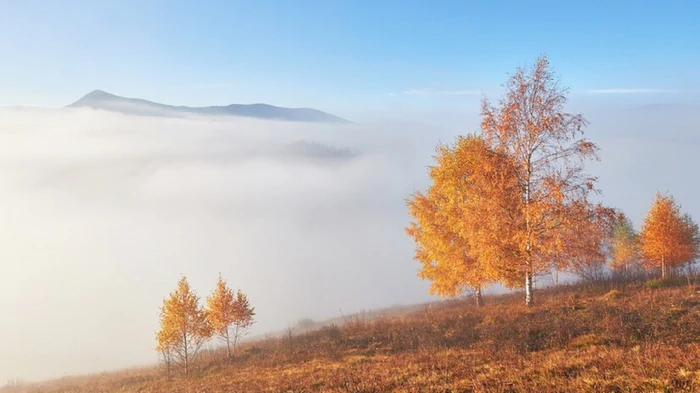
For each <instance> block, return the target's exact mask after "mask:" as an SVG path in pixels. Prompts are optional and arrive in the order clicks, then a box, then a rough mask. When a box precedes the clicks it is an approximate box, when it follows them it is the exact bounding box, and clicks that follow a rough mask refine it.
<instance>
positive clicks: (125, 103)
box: [67, 90, 350, 123]
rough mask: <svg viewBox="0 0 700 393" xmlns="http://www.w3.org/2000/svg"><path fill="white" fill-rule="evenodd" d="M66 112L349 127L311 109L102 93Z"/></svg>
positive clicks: (90, 94) (95, 93)
mask: <svg viewBox="0 0 700 393" xmlns="http://www.w3.org/2000/svg"><path fill="white" fill-rule="evenodd" d="M67 107H68V108H93V109H101V110H106V111H112V112H119V113H125V114H130V115H146V116H176V115H181V114H198V115H212V116H243V117H253V118H258V119H268V120H285V121H301V122H313V123H350V122H349V121H348V120H345V119H343V118H340V117H338V116H335V115H331V114H330V113H326V112H322V111H319V110H317V109H311V108H283V107H279V106H273V105H268V104H250V105H244V104H231V105H226V106H205V107H192V106H175V105H166V104H160V103H157V102H152V101H148V100H144V99H141V98H126V97H120V96H117V95H114V94H111V93H107V92H106V91H102V90H95V91H93V92H90V93H89V94H87V95H85V96H84V97H82V98H81V99H79V100H78V101H75V102H74V103H72V104H70V105H68V106H67Z"/></svg>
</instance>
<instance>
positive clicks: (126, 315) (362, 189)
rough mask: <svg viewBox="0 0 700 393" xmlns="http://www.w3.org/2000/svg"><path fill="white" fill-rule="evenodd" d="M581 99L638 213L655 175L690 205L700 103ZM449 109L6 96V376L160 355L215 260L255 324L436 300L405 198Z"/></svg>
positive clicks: (2, 364)
mask: <svg viewBox="0 0 700 393" xmlns="http://www.w3.org/2000/svg"><path fill="white" fill-rule="evenodd" d="M580 105H581V108H583V111H584V113H585V114H586V115H587V117H588V118H589V120H590V121H591V125H590V127H589V128H588V130H587V132H588V136H590V137H591V138H592V139H593V140H594V141H596V142H598V143H599V145H600V147H601V148H602V151H601V158H602V161H601V162H600V163H596V164H594V165H592V166H591V167H590V168H591V172H593V174H595V175H597V176H599V178H600V183H599V186H600V188H601V189H602V191H603V194H602V196H601V198H602V199H603V201H604V202H605V203H606V204H609V205H612V206H615V207H620V208H623V209H624V210H625V211H627V212H628V213H629V215H630V216H631V218H632V219H633V221H634V222H635V224H636V225H637V226H639V224H640V220H641V218H642V216H643V213H644V211H645V210H646V209H647V207H648V205H649V203H650V201H651V198H652V197H653V193H654V192H655V191H656V190H657V189H660V190H662V191H669V192H671V193H672V194H673V195H674V196H675V197H676V198H677V200H678V201H679V202H680V203H681V204H682V205H683V208H684V209H685V210H686V211H688V212H690V213H691V214H692V215H693V216H694V217H696V218H697V219H700V202H698V200H697V197H696V196H697V195H698V191H699V189H700V187H699V186H698V184H697V182H696V181H695V178H696V176H695V175H696V171H697V170H698V168H700V165H699V164H700V155H699V154H697V151H698V149H699V147H700V134H699V133H698V131H700V120H698V116H697V108H696V107H693V106H688V107H682V106H677V107H676V106H672V107H658V108H656V109H654V110H651V109H648V108H647V109H636V110H623V109H609V108H608V109H604V107H603V106H602V105H597V106H596V105H595V104H590V103H582V104H580ZM455 118H456V117H455ZM441 119H442V120H441ZM444 119H445V117H440V118H439V119H438V118H433V119H431V120H430V121H427V120H425V119H423V120H425V121H422V122H418V121H414V120H417V119H403V120H402V121H401V122H392V121H385V122H383V123H381V124H377V123H374V122H373V123H372V124H371V125H368V124H354V125H313V124H305V123H291V122H286V123H284V122H272V121H263V120H250V119H244V118H205V117H183V118H169V117H146V116H126V115H120V114H116V113H108V112H102V111H94V110H86V109H74V110H73V109H71V110H68V109H62V110H48V109H41V110H40V109H2V110H0V310H2V312H3V316H2V318H0V384H2V383H3V382H4V381H5V380H7V379H8V378H19V379H41V378H50V377H57V376H62V375H68V374H75V373H87V372H96V371H103V370H110V369H115V368H120V367H127V366H132V365H139V364H149V363H151V362H153V361H155V359H156V357H155V352H154V350H153V347H154V344H155V342H154V337H155V331H156V330H157V329H158V308H159V306H160V304H161V302H162V299H163V298H164V297H165V296H167V294H168V293H169V292H170V291H172V290H173V289H174V288H175V286H176V283H177V280H178V279H179V278H180V276H181V275H186V276H187V278H188V280H189V281H190V284H191V285H192V286H193V288H194V289H195V290H196V291H197V292H198V294H199V295H200V297H202V298H204V297H206V295H207V294H208V292H209V291H210V290H211V289H212V288H213V286H214V284H215V282H216V279H217V275H218V274H219V273H221V274H222V275H223V276H224V278H226V279H227V280H228V283H229V284H230V285H231V286H232V287H234V288H240V289H242V290H243V291H245V292H246V293H247V294H248V295H249V297H250V299H251V303H252V305H253V306H255V308H256V312H257V318H256V319H257V323H256V325H255V327H254V329H253V332H252V333H253V334H264V333H266V332H270V331H275V330H279V329H282V328H284V327H285V326H287V325H289V324H291V323H294V322H295V321H297V320H299V319H301V318H307V317H308V318H313V319H315V320H322V319H324V318H330V317H335V316H338V315H339V314H340V312H341V310H342V312H343V313H346V314H347V313H352V312H355V311H359V310H362V309H373V308H380V307H389V306H392V305H395V304H411V303H417V302H423V301H427V300H430V299H431V298H430V297H429V296H428V295H427V288H428V284H427V283H425V282H422V281H420V280H419V279H418V278H417V277H416V272H417V269H418V264H417V263H416V262H414V261H412V256H413V244H412V243H411V241H410V239H408V238H407V237H406V236H405V234H404V232H403V227H404V226H405V225H406V223H407V221H408V217H407V213H406V209H405V203H404V200H405V198H406V197H407V196H408V195H409V194H410V193H411V192H412V191H413V190H414V189H416V188H424V187H425V186H426V185H427V176H426V166H427V165H428V164H430V163H431V156H432V153H433V151H434V146H435V144H436V143H437V142H438V141H441V140H442V141H451V140H452V139H453V137H454V136H455V135H457V134H463V133H466V132H471V131H474V130H475V127H476V126H477V124H478V118H477V117H476V115H474V116H463V117H460V121H459V122H452V121H444Z"/></svg>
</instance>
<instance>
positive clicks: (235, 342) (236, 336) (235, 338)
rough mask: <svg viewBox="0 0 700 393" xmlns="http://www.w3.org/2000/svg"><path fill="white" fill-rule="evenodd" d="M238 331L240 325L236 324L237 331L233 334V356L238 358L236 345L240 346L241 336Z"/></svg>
mask: <svg viewBox="0 0 700 393" xmlns="http://www.w3.org/2000/svg"><path fill="white" fill-rule="evenodd" d="M238 329H239V326H238V324H236V330H235V332H234V333H233V356H236V344H238V336H239V333H238Z"/></svg>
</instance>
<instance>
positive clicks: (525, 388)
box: [0, 283, 700, 393]
mask: <svg viewBox="0 0 700 393" xmlns="http://www.w3.org/2000/svg"><path fill="white" fill-rule="evenodd" d="M538 294H539V298H538V299H537V301H538V304H537V305H536V306H535V307H533V308H530V309H528V308H526V307H524V306H523V305H521V299H520V296H516V295H507V296H500V297H493V298H487V307H485V308H483V309H477V308H476V307H474V306H472V305H471V302H470V303H466V302H464V301H450V302H441V303H436V304H431V305H428V306H426V307H424V308H422V309H420V311H413V312H411V313H409V314H405V315H402V316H394V317H391V318H389V317H378V318H374V319H366V318H352V319H350V320H348V321H347V323H346V324H345V325H343V326H330V327H324V328H321V329H319V330H316V331H312V332H308V333H304V334H300V335H296V336H295V335H292V337H291V338H290V337H279V338H271V339H267V340H263V341H258V342H255V343H252V344H248V345H246V347H245V348H244V350H243V351H242V352H243V353H242V355H241V356H240V357H239V358H238V359H236V361H234V362H227V361H223V360H220V356H219V354H208V355H207V357H205V358H203V359H202V360H201V362H200V366H201V368H200V369H199V370H197V372H195V373H193V374H192V375H190V376H188V377H175V378H173V379H171V380H169V379H168V378H166V376H165V375H164V374H163V372H162V371H159V370H158V369H155V368H153V369H141V370H131V371H125V372H120V373H114V374H107V375H101V376H91V377H82V378H69V379H63V380H59V381H53V382H50V383H46V384H43V385H38V386H27V387H23V388H22V387H20V388H13V389H12V392H13V393H15V392H21V393H28V392H37V393H38V392H42V393H58V392H64V393H69V392H71V393H83V392H144V393H145V392H441V393H442V392H695V391H698V392H700V307H699V306H700V287H697V286H693V287H689V286H687V285H683V286H680V285H678V286H669V285H664V286H656V285H655V286H653V288H650V287H649V286H645V285H643V284H628V285H620V284H616V285H613V284H611V283H606V284H599V285H596V286H590V287H585V286H577V287H569V288H568V289H567V290H562V289H556V290H549V291H541V292H538ZM0 391H2V390H0ZM8 391H9V389H8ZM2 393H6V392H5V391H2Z"/></svg>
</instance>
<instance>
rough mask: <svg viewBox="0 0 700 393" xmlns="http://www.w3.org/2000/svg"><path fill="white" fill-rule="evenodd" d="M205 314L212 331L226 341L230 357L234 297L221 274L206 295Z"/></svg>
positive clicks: (234, 313) (234, 305)
mask: <svg viewBox="0 0 700 393" xmlns="http://www.w3.org/2000/svg"><path fill="white" fill-rule="evenodd" d="M206 316H207V320H208V321H209V324H210V325H211V327H212V329H213V331H214V333H215V334H216V335H218V336H219V337H220V338H221V339H223V340H224V341H225V342H226V352H227V355H228V356H229V357H231V326H233V322H234V321H235V319H236V298H235V296H234V294H233V291H232V290H231V288H229V287H228V286H227V285H226V281H224V279H223V278H222V277H221V274H219V280H218V281H217V283H216V288H214V291H212V293H211V295H209V296H208V297H207V307H206Z"/></svg>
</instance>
